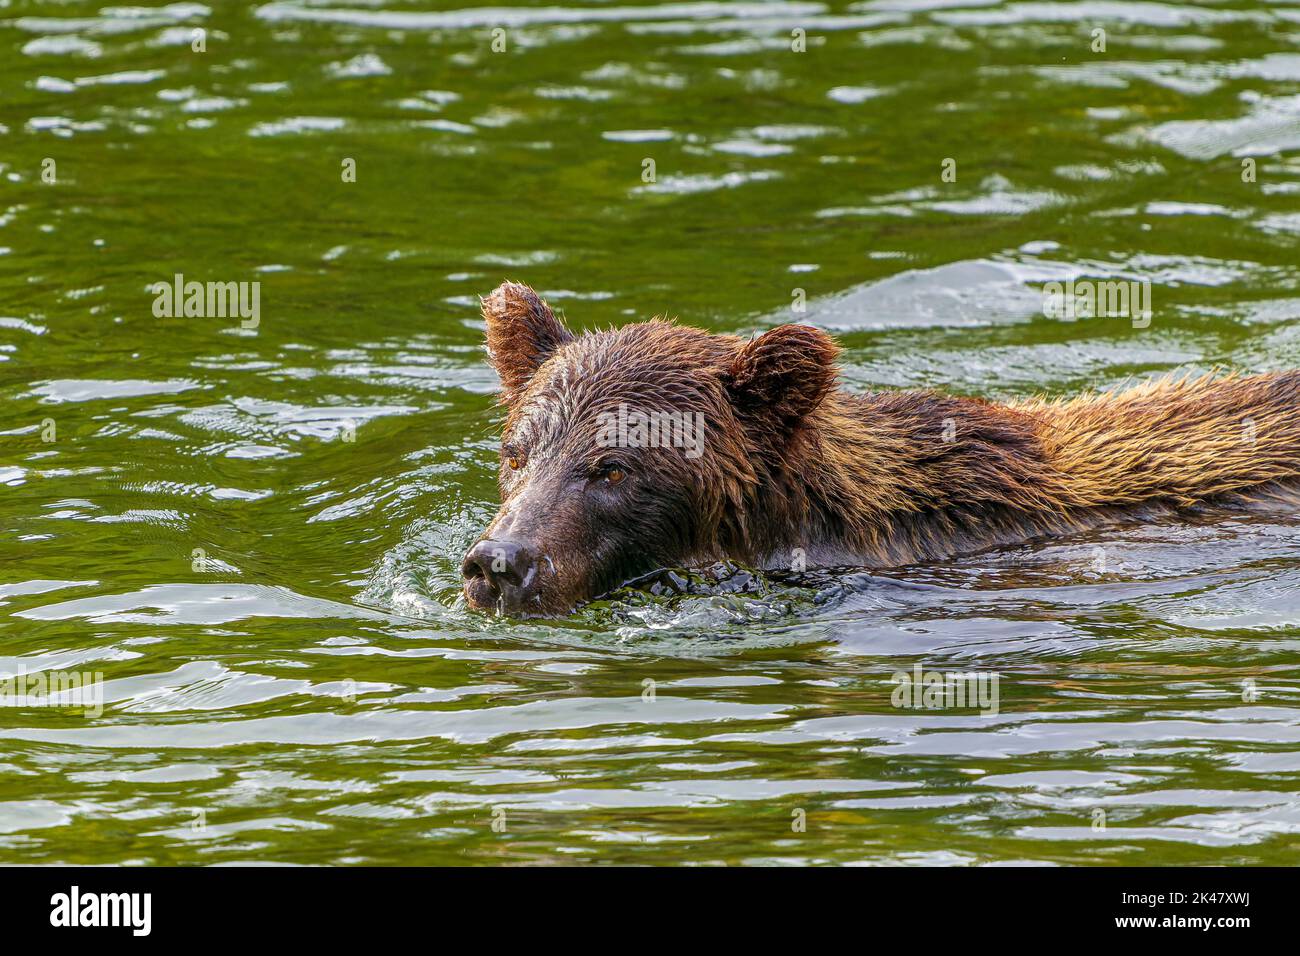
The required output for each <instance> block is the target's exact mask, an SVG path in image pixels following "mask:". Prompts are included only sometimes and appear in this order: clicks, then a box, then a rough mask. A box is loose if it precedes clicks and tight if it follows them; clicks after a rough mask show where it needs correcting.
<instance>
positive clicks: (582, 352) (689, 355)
mask: <svg viewBox="0 0 1300 956" xmlns="http://www.w3.org/2000/svg"><path fill="white" fill-rule="evenodd" d="M483 317H484V319H485V320H486V324H487V352H488V357H489V360H490V362H491V364H492V365H493V367H494V368H495V369H496V371H497V373H498V375H499V376H500V378H501V397H500V400H501V404H502V405H503V406H504V407H505V409H506V420H505V429H504V433H503V435H502V440H501V462H500V470H499V483H500V489H501V510H500V511H499V512H498V514H497V516H496V518H495V519H494V520H493V521H492V523H491V524H490V525H489V526H488V528H487V530H486V531H485V532H484V534H483V536H482V537H481V538H480V539H479V541H478V542H477V543H475V545H474V546H473V547H472V548H470V550H469V552H468V553H467V554H466V555H465V559H464V562H463V566H462V571H463V574H464V592H465V598H466V600H467V601H468V603H469V604H470V606H471V607H474V608H479V609H483V610H496V611H499V612H501V613H504V614H508V615H510V616H514V617H524V616H535V615H558V614H564V613H567V612H569V611H570V610H572V609H573V608H574V606H575V605H577V604H579V603H581V602H583V601H586V600H589V599H591V598H594V597H597V596H599V595H601V594H603V593H605V592H607V591H609V590H611V589H613V588H615V587H617V586H619V585H620V584H622V583H624V582H626V581H628V580H630V579H633V578H636V577H639V576H642V575H645V574H647V573H649V572H651V571H654V570H656V569H659V568H663V567H681V566H689V565H692V564H696V563H700V562H708V561H714V560H718V559H721V558H725V557H731V558H735V559H737V560H751V561H752V560H757V559H758V558H759V557H760V556H761V555H762V554H763V553H764V552H766V551H767V550H769V549H770V547H771V545H772V537H773V535H772V533H771V528H770V527H769V526H768V525H767V524H766V523H765V515H764V514H756V513H755V510H756V508H757V506H758V503H759V501H760V500H761V492H762V489H763V488H764V486H765V485H770V484H771V483H772V482H773V481H774V480H775V478H776V475H777V474H778V473H779V472H782V471H788V470H790V469H791V468H794V469H797V468H798V464H799V463H798V462H797V461H791V460H790V458H791V457H797V455H796V454H795V453H794V452H793V451H792V448H793V447H794V444H793V443H792V439H793V436H795V435H796V434H797V433H799V432H800V431H802V430H806V429H807V428H809V427H811V425H810V423H808V422H806V421H805V419H806V418H807V417H808V416H810V415H811V414H812V412H813V411H814V410H815V409H817V407H818V406H819V405H821V403H822V401H823V399H824V398H825V397H826V395H827V393H828V392H829V391H830V390H831V389H833V387H834V383H835V378H836V374H837V372H836V368H835V364H834V362H835V356H836V354H837V351H838V349H837V347H836V345H835V343H834V342H833V341H832V340H831V338H830V337H829V336H827V335H826V334H825V333H824V332H821V331H819V330H817V329H814V328H811V327H810V326H804V325H786V326H780V327H778V328H775V329H772V330H771V331H769V332H767V333H765V334H763V335H760V336H758V337H757V338H754V339H752V340H750V341H745V340H742V339H740V338H738V337H736V336H730V335H713V334H710V333H708V332H703V331H701V330H699V329H692V328H687V327H683V326H679V325H676V324H673V323H672V322H666V321H661V320H652V321H648V322H639V323H636V324H632V325H626V326H624V327H622V328H619V329H610V330H608V331H596V332H587V333H583V334H581V335H574V334H573V333H572V332H570V331H569V330H568V329H567V328H566V327H565V326H564V324H563V323H562V322H561V321H560V320H559V319H558V318H556V316H555V314H554V313H553V312H552V311H551V309H550V308H549V307H548V306H547V305H546V303H545V302H544V301H542V299H541V298H540V297H539V296H538V295H537V293H535V292H534V291H533V290H532V289H530V288H529V287H528V286H525V285H520V284H517V283H511V282H507V283H504V284H503V285H501V286H500V287H499V288H497V289H496V290H495V291H494V292H493V293H492V294H491V295H489V296H488V297H487V298H486V299H484V300H483Z"/></svg>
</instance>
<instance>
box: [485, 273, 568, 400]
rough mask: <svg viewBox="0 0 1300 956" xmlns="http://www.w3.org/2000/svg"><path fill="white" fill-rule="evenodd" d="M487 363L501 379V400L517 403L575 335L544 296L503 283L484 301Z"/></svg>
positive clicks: (525, 287) (527, 288)
mask: <svg viewBox="0 0 1300 956" xmlns="http://www.w3.org/2000/svg"><path fill="white" fill-rule="evenodd" d="M482 303H483V319H484V321H485V322H486V323H487V353H488V361H489V362H491V363H492V367H493V368H494V369H496V370H497V374H498V375H500V376H501V393H502V394H501V400H502V402H503V403H505V404H507V405H508V404H510V403H512V402H514V401H515V400H516V399H517V398H518V397H519V396H520V394H522V393H523V391H524V389H525V388H527V387H528V381H529V379H531V378H532V377H533V373H535V372H536V371H537V369H538V367H539V366H541V364H542V363H543V362H545V361H546V359H547V357H548V356H550V354H551V353H552V352H554V351H555V350H556V349H557V348H559V347H560V346H561V345H563V344H564V343H566V342H571V341H573V333H572V332H570V331H569V330H568V329H566V328H565V327H564V326H563V325H562V324H561V323H560V320H559V319H557V318H556V317H555V313H554V312H552V311H551V308H550V306H548V305H547V304H546V303H545V302H543V301H542V297H541V296H539V295H538V294H537V293H536V292H534V291H533V290H532V289H530V288H529V287H528V286H526V285H523V284H522V283H519V282H503V283H501V284H500V285H499V286H497V287H496V288H495V289H494V290H493V291H492V293H491V294H490V295H489V296H488V297H487V298H486V299H483V300H482Z"/></svg>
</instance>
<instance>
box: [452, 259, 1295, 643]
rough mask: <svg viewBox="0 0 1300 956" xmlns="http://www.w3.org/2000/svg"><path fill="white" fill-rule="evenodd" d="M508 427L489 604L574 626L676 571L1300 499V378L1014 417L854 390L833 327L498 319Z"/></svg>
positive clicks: (1019, 412) (857, 557)
mask: <svg viewBox="0 0 1300 956" xmlns="http://www.w3.org/2000/svg"><path fill="white" fill-rule="evenodd" d="M483 316H484V319H485V320H486V324H487V351H488V357H489V361H490V362H491V364H492V365H493V367H494V368H495V369H496V371H497V373H498V374H499V376H500V378H501V396H500V401H501V404H502V405H504V407H505V410H506V420H505V426H504V433H503V435H502V441H501V464H500V472H499V483H500V490H501V510H500V511H499V512H498V514H497V516H496V518H495V519H494V520H493V521H492V523H491V524H490V525H489V526H488V528H487V530H486V531H485V532H484V534H483V536H482V537H481V538H480V539H479V541H478V542H477V543H476V544H475V545H474V546H473V547H472V548H470V550H469V552H468V553H467V554H466V556H465V559H464V562H463V565H462V571H463V574H464V593H465V598H466V600H467V602H468V603H469V605H470V606H471V607H474V608H479V609H483V610H495V611H498V612H501V613H504V614H507V615H510V616H515V617H526V616H536V615H549V616H555V615H562V614H566V613H568V612H569V611H571V610H572V609H573V608H574V607H575V606H576V605H578V604H580V603H582V602H584V601H587V600H590V599H592V598H595V597H597V596H599V595H601V594H604V593H606V592H608V591H610V590H612V589H614V588H616V587H618V586H619V585H620V584H622V583H624V582H626V581H629V580H631V579H634V578H637V577H640V576H642V575H645V574H647V573H649V572H652V571H655V570H657V569H659V568H674V567H691V566H699V565H705V564H711V563H713V562H715V561H719V560H732V561H736V562H740V563H743V564H747V565H749V566H751V567H755V568H764V569H775V568H789V567H791V565H792V563H794V562H796V561H797V562H798V563H799V564H800V565H802V566H806V567H808V568H810V569H811V568H818V567H823V568H831V567H858V568H885V567H896V566H900V565H906V564H911V563H914V562H917V561H925V560H935V559H942V558H948V557H952V556H954V555H958V554H967V553H971V552H975V551H979V550H982V549H985V548H991V547H995V546H999V545H1007V544H1012V543H1016V542H1023V541H1026V540H1029V539H1031V538H1037V537H1042V536H1050V535H1060V534H1065V533H1069V532H1074V531H1081V530H1085V529H1088V528H1093V527H1098V526H1100V525H1104V524H1110V523H1114V522H1117V521H1122V520H1133V519H1145V520H1150V519H1152V518H1155V517H1160V516H1163V515H1169V514H1174V513H1178V512H1180V511H1185V510H1187V509H1194V508H1196V507H1197V506H1199V505H1203V504H1208V503H1213V504H1215V505H1221V506H1227V507H1252V506H1257V505H1263V506H1277V507H1291V508H1293V507H1294V506H1295V504H1296V503H1297V500H1300V494H1298V492H1300V482H1298V479H1300V416H1297V414H1296V413H1297V406H1298V405H1300V372H1296V371H1286V372H1278V373H1271V374H1265V375H1253V376H1227V377H1221V378H1215V377H1212V376H1204V377H1200V378H1192V377H1183V378H1175V377H1166V378H1163V379H1159V380H1156V381H1152V382H1147V383H1145V384H1142V385H1139V386H1137V387H1135V388H1130V389H1127V390H1124V391H1118V392H1110V393H1103V394H1088V395H1083V396H1080V397H1078V398H1073V399H1069V400H1052V401H1048V400H1043V399H1031V400H1026V401H1017V402H1011V403H1006V404H1000V403H993V402H987V401H983V400H981V399H975V398H958V397H952V396H946V395H942V394H938V393H935V392H929V391H925V392H879V393H869V394H861V395H857V394H851V393H848V392H845V391H842V390H838V389H837V388H836V381H837V378H838V369H837V367H836V364H835V361H836V357H837V354H838V352H839V348H838V346H837V345H836V344H835V342H834V340H833V339H832V338H831V337H830V336H829V335H827V334H826V333H825V332H823V331H821V330H819V329H816V328H813V327H812V326H808V325H783V326H778V327H776V328H774V329H771V330H770V331H768V332H765V333H763V334H762V335H759V336H757V337H755V338H753V339H750V340H745V339H742V338H739V337H737V336H734V335H715V334H712V333H709V332H705V331H702V330H699V329H693V328H689V327H687V326H681V325H677V324H675V323H673V322H668V321H663V320H659V319H655V320H652V321H648V322H638V323H634V324H631V325H626V326H623V327H622V328H619V329H611V330H607V331H596V332H587V333H583V334H580V335H575V334H574V333H572V332H571V331H569V329H567V328H566V327H565V326H564V325H563V324H562V323H561V322H560V321H559V320H558V319H557V318H556V316H555V314H554V313H553V312H552V311H551V309H550V308H549V307H548V306H547V305H546V303H545V302H544V301H542V299H541V298H540V297H539V296H538V295H537V293H535V292H534V291H533V290H532V289H530V288H529V287H528V286H525V285H520V284H518V283H513V282H506V283H504V284H502V285H501V286H500V287H498V288H497V289H496V290H495V291H494V292H492V293H491V295H489V296H488V297H487V298H486V299H484V300H483Z"/></svg>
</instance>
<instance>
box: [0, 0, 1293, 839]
mask: <svg viewBox="0 0 1300 956" xmlns="http://www.w3.org/2000/svg"><path fill="white" fill-rule="evenodd" d="M196 28H202V29H203V30H204V31H206V32H205V33H204V34H203V38H204V40H203V43H201V44H197V45H201V46H205V47H206V49H204V50H203V51H202V52H196V51H195V49H194V46H195V45H196V42H195V34H194V30H195V29H196ZM498 29H500V30H503V31H504V32H501V33H496V34H494V32H493V31H494V30H498ZM1098 29H1102V30H1104V31H1105V44H1106V50H1105V52H1094V51H1093V46H1094V44H1095V43H1096V42H1097V41H1096V34H1095V33H1094V31H1096V30H1098ZM796 30H802V31H805V32H806V50H805V51H804V52H794V51H792V49H791V44H792V42H793V38H792V31H796ZM494 39H495V40H497V41H498V45H500V41H504V43H505V50H504V51H503V52H494V51H493V42H494ZM1297 41H1300V5H1290V6H1288V5H1287V4H1285V3H1279V4H1267V3H1242V2H1224V3H1214V2H1198V3H1191V2H1188V3H1158V2H1131V3H1117V2H1109V0H1096V2H1060V3H1057V2H1002V3H999V2H990V0H867V2H858V3H841V2H827V3H823V2H770V3H759V2H703V0H699V2H693V0H686V2H675V3H662V4H650V3H632V2H622V0H610V2H582V3H567V2H564V0H559V2H557V3H555V4H539V5H536V6H517V7H510V8H506V7H502V6H492V7H470V6H465V7H460V6H457V7H450V6H443V5H439V4H436V3H434V2H432V0H416V2H411V3H407V2H401V0H323V2H322V0H294V2H273V3H266V4H262V5H257V4H247V5H246V4H242V3H224V2H222V3H212V4H211V5H204V4H199V3H173V4H169V5H166V6H148V7H145V6H123V5H115V6H100V5H98V4H94V3H85V2H80V0H68V2H53V0H52V2H46V3H36V2H23V0H0V183H2V186H0V674H2V675H14V674H26V675H28V676H29V677H30V676H32V675H35V674H39V673H46V674H52V673H69V672H73V673H81V672H91V673H95V672H100V673H102V675H103V678H104V684H103V692H104V705H103V712H102V714H99V715H94V714H87V713H84V712H81V711H78V710H76V709H72V708H67V707H43V706H31V703H32V702H31V701H28V706H21V707H6V708H3V709H0V774H2V776H0V862H10V863H14V862H62V863H127V862H131V863H229V862H250V861H265V862H278V863H307V864H311V863H461V862H467V863H536V862H586V861H593V862H602V863H669V862H675V863H699V864H714V863H765V862H787V861H788V862H804V863H877V864H879V863H885V864H890V863H958V864H961V863H1006V862H1036V863H1103V864H1107V863H1109V864H1114V863H1120V864H1138V863H1143V864H1152V863H1156V864H1178V863H1273V864H1279V863H1291V862H1294V861H1295V860H1296V859H1297V853H1296V851H1297V849H1300V835H1298V834H1300V798H1298V797H1297V776H1298V775H1300V664H1298V661H1300V646H1298V643H1300V642H1298V641H1297V637H1300V541H1298V540H1297V532H1298V531H1300V523H1298V522H1297V520H1296V519H1295V518H1293V517H1291V516H1288V515H1272V516H1261V515H1256V516H1233V515H1221V516H1207V517H1206V518H1205V519H1204V520H1202V521H1200V522H1198V523H1197V524H1195V525H1181V524H1160V525H1150V526H1145V527H1130V528H1119V529H1114V530H1108V531H1102V532H1098V533H1096V534H1092V535H1089V536H1086V537H1080V538H1072V539H1068V540H1060V541H1054V542H1050V543H1040V544H1033V545H1028V546H1025V547H1019V548H1012V549H1008V550H1005V551H1002V552H998V553H994V554H987V555H982V556H979V557H977V558H966V559H962V560H959V561H955V562H952V563H949V564H945V565H935V566H926V567H921V568H905V569H899V570H897V571H890V572H888V573H876V574H873V575H848V576H820V577H816V578H813V579H807V580H786V579H782V580H771V581H766V582H763V581H759V582H757V583H756V584H751V586H750V587H749V588H748V589H738V588H727V587H725V586H723V587H718V588H716V589H706V590H705V591H704V592H703V593H693V594H686V595H681V596H677V597H661V596H654V595H648V594H643V593H635V594H625V595H617V596H616V597H615V598H614V599H613V600H611V601H607V602H602V603H600V604H598V605H595V606H592V607H589V608H586V609H584V610H582V611H581V612H579V613H578V614H576V615H574V616H573V617H572V618H570V619H566V620H561V621H553V622H542V623H529V624H525V625H521V624H503V623H499V622H495V621H493V620H491V619H488V618H485V617H483V616H481V615H478V614H475V613H471V612H469V611H467V610H466V609H465V608H464V606H463V605H462V604H461V603H460V601H459V600H458V598H457V583H458V582H457V564H458V559H459V556H460V554H461V552H462V551H463V549H464V548H465V547H466V546H467V545H468V544H469V543H470V542H471V541H472V540H473V538H474V536H475V534H476V533H477V531H478V530H479V529H480V528H481V527H482V526H483V525H484V524H485V522H486V521H487V519H488V518H489V517H490V516H491V514H492V513H493V511H494V505H495V467H496V464H495V463H496V455H497V442H496V435H497V430H498V415H497V413H496V412H495V411H494V407H493V395H492V393H493V390H494V388H495V379H494V377H493V375H492V373H491V372H490V371H489V370H488V369H487V368H486V367H485V366H484V364H483V363H482V352H481V348H480V345H481V339H482V325H481V322H480V320H479V319H478V317H477V311H476V307H477V295H479V294H483V293H486V292H487V291H488V290H489V289H491V288H492V287H494V286H495V285H496V284H497V283H499V282H500V281H501V280H502V279H505V278H512V279H518V280H521V281H527V282H530V283H532V284H533V285H535V286H536V287H537V288H539V289H540V290H544V292H545V294H546V295H547V297H548V298H549V299H550V301H551V302H552V303H553V304H555V305H558V306H560V307H562V308H563V309H564V311H565V312H566V314H567V316H568V318H569V321H570V322H571V323H573V324H574V325H577V326H585V327H593V326H597V325H609V324H611V323H613V324H618V323H622V322H627V321H632V320H635V319H639V318H646V317H649V316H650V315H653V314H656V313H668V314H673V315H677V316H680V317H681V318H682V319H683V320H684V321H687V322H689V323H692V324H695V325H698V326H701V327H705V328H709V329H713V330H716V331H729V332H744V333H748V332H750V331H752V330H755V329H761V328H766V327H768V326H770V325H772V324H775V323H777V322H781V321H787V320H789V319H790V318H792V317H795V316H792V314H791V309H790V304H791V301H792V297H793V295H794V293H793V292H792V290H794V289H803V290H805V292H806V295H807V301H808V311H807V313H806V314H805V315H803V316H799V317H801V318H804V319H807V320H812V321H815V322H818V323H819V324H822V325H824V326H825V327H827V328H831V329H833V330H835V331H836V332H837V334H839V335H840V336H841V337H842V341H843V343H844V345H845V354H844V370H845V379H846V381H847V383H848V384H849V386H850V387H855V388H865V387H916V386H937V387H944V388H949V389H952V390H955V391H957V392H960V393H963V394H976V395H983V396H988V397H995V398H996V397H1010V396H1023V395H1029V394H1033V393H1036V392H1045V393H1049V394H1054V395H1055V394H1064V393H1068V392H1072V391H1075V390H1079V389H1082V388H1087V387H1100V386H1106V385H1110V384H1114V383H1117V382H1121V381H1124V380H1126V379H1129V378H1135V377H1141V376H1144V375H1148V374H1152V373H1156V372H1160V371H1166V370H1172V369H1187V368H1193V369H1203V368H1210V367H1215V366H1220V367H1229V368H1243V369H1251V370H1264V369H1277V368H1287V367H1295V366H1300V325H1298V324H1297V322H1296V321H1295V320H1296V318H1297V317H1300V254H1298V250H1300V43H1298V42H1297ZM946 158H952V159H955V160H956V169H957V176H956V181H955V182H944V181H943V180H942V179H941V177H940V170H941V164H942V163H943V161H944V159H946ZM647 159H652V160H653V161H654V165H655V177H654V179H655V181H654V182H645V181H644V180H643V170H644V169H645V163H644V161H645V160H647ZM348 160H351V161H353V162H354V163H355V171H356V176H355V179H356V181H355V182H345V181H344V176H343V171H344V169H345V167H346V166H347V161H348ZM48 161H53V162H52V164H51V163H50V162H48ZM1247 161H1249V162H1247ZM1251 168H1253V171H1254V175H1253V177H1252V176H1251V175H1249V172H1250V170H1251ZM43 173H44V174H46V175H45V177H44V178H43ZM1243 174H1245V175H1243ZM46 179H53V180H54V181H53V182H47V181H46ZM177 273H181V274H183V275H184V276H185V277H186V278H189V279H199V280H203V281H206V280H216V281H223V282H227V281H235V282H244V281H249V282H251V281H257V282H260V283H261V286H260V321H259V323H258V325H257V327H256V328H242V327H241V324H240V322H239V321H238V320H230V319H221V318H165V317H163V318H159V317H156V316H155V315H154V311H153V305H154V296H153V294H152V293H151V292H150V291H149V290H150V286H151V285H152V284H153V283H155V282H158V281H166V280H169V279H170V278H171V277H172V276H174V275H175V274H177ZM1071 277H1091V278H1094V279H1107V278H1113V279H1130V280H1148V281H1150V283H1151V284H1152V302H1153V305H1154V316H1153V318H1152V321H1151V322H1150V325H1149V327H1146V328H1134V327H1133V326H1132V324H1131V323H1129V322H1127V321H1123V320H1114V319H1106V320H1101V319H1091V320H1082V319H1081V320H1078V321H1063V320H1060V319H1054V318H1047V317H1044V315H1043V313H1042V309H1041V303H1042V295H1041V288H1042V285H1043V284H1044V283H1045V282H1048V281H1051V280H1064V279H1068V278H1071ZM917 664H920V665H921V666H922V668H923V669H925V670H927V671H941V672H947V671H975V672H978V673H983V674H990V675H991V674H994V673H996V674H997V675H998V676H999V681H1000V683H999V687H1000V695H1001V701H1000V708H999V709H998V712H997V714H996V715H990V716H984V715H981V714H980V713H979V711H978V710H975V709H972V708H969V707H968V708H964V709H963V708H953V709H943V710H912V709H900V708H896V707H894V706H893V705H892V703H891V693H892V691H893V690H894V686H893V685H892V684H891V683H890V681H891V676H892V675H893V674H894V673H895V672H897V671H911V670H912V668H913V667H914V666H915V665H917Z"/></svg>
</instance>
